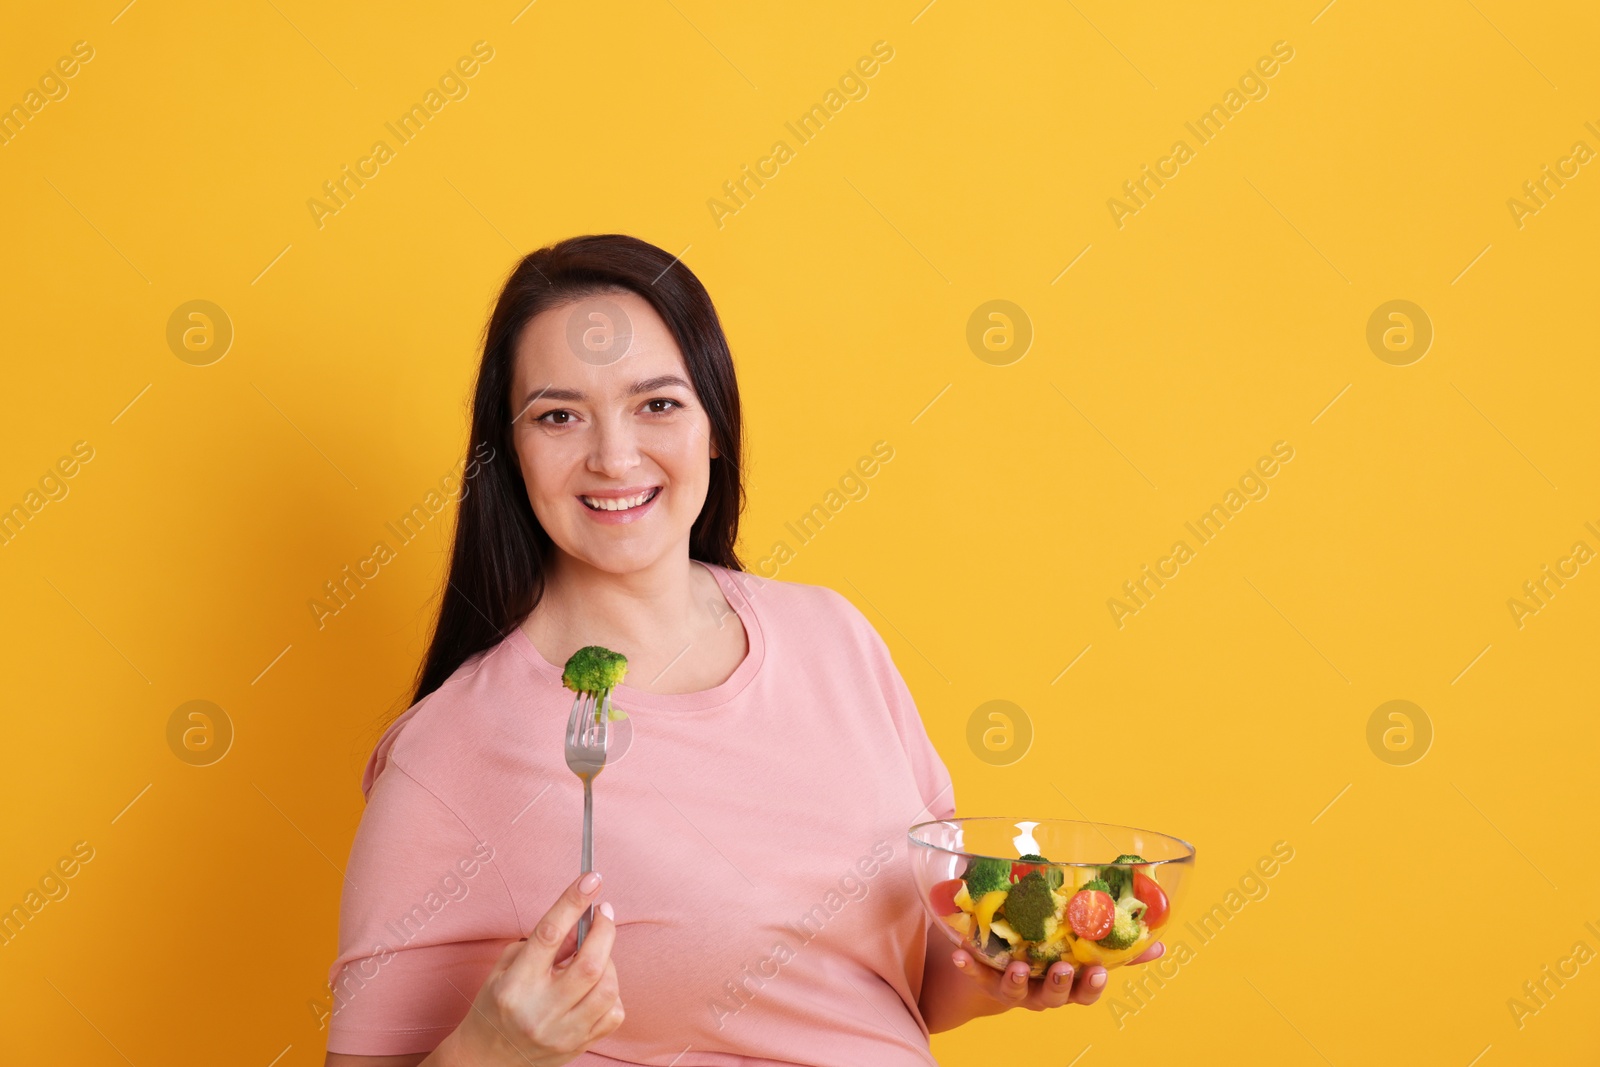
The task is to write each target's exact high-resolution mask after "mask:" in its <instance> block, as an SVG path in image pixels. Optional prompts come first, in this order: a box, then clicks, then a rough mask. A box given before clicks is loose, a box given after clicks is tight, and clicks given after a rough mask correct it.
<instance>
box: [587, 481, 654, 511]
mask: <svg viewBox="0 0 1600 1067" xmlns="http://www.w3.org/2000/svg"><path fill="white" fill-rule="evenodd" d="M660 492H661V487H660V486H659V485H657V486H654V487H652V488H650V489H646V490H645V491H644V492H642V493H638V494H636V495H634V496H626V497H595V496H580V497H579V498H578V499H579V500H582V501H583V503H584V506H585V507H587V508H588V509H589V510H590V511H632V510H633V509H634V508H639V507H643V506H644V505H646V504H648V503H650V501H652V500H654V499H655V498H656V494H658V493H660Z"/></svg>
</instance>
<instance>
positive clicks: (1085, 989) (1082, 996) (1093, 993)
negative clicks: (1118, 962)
mask: <svg viewBox="0 0 1600 1067" xmlns="http://www.w3.org/2000/svg"><path fill="white" fill-rule="evenodd" d="M1105 987H1106V969H1105V968H1104V967H1102V966H1100V965H1099V964H1092V965H1091V966H1089V967H1086V968H1084V970H1083V971H1082V972H1080V973H1079V975H1078V980H1077V981H1076V982H1075V983H1073V987H1072V1003H1074V1004H1093V1003H1094V1002H1095V1001H1097V1000H1099V999H1100V993H1101V991H1102V990H1104V989H1105Z"/></svg>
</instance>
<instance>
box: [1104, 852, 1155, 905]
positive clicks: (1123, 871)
mask: <svg viewBox="0 0 1600 1067" xmlns="http://www.w3.org/2000/svg"><path fill="white" fill-rule="evenodd" d="M1144 862H1146V861H1145V860H1144V859H1143V858H1141V857H1139V856H1135V855H1134V854H1133V853H1131V852H1124V853H1123V854H1122V855H1120V856H1118V857H1117V858H1116V859H1115V860H1113V861H1112V865H1111V866H1109V867H1106V868H1104V869H1102V870H1101V872H1100V877H1102V878H1104V879H1105V880H1106V884H1107V885H1109V886H1110V887H1111V889H1110V893H1111V899H1113V900H1115V899H1117V898H1118V897H1120V896H1122V886H1123V883H1124V882H1126V883H1128V884H1130V885H1131V884H1132V883H1133V870H1132V868H1131V867H1129V866H1120V865H1123V864H1135V863H1144Z"/></svg>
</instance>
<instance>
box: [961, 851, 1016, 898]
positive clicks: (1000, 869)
mask: <svg viewBox="0 0 1600 1067" xmlns="http://www.w3.org/2000/svg"><path fill="white" fill-rule="evenodd" d="M961 878H962V880H963V881H964V882H966V883H967V895H968V896H970V897H971V898H972V899H973V901H974V902H976V901H977V899H978V898H979V897H981V896H983V895H984V894H985V893H992V892H994V891H995V890H996V889H1009V888H1010V886H1011V861H1010V860H997V859H990V858H988V857H987V856H978V857H975V858H974V859H973V860H972V862H971V863H969V864H967V873H966V874H963V875H962V876H961Z"/></svg>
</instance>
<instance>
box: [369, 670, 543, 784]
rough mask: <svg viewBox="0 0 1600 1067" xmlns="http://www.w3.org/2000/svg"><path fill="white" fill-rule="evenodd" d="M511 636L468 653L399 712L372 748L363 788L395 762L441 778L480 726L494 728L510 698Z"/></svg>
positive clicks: (411, 770) (409, 770) (416, 772)
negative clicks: (440, 680)
mask: <svg viewBox="0 0 1600 1067" xmlns="http://www.w3.org/2000/svg"><path fill="white" fill-rule="evenodd" d="M508 645H509V638H507V639H504V640H502V641H500V642H498V643H497V644H494V645H491V646H490V647H488V648H486V649H484V650H482V651H480V652H477V653H474V654H473V655H472V656H469V657H468V658H467V659H466V661H465V662H463V663H462V664H461V666H459V667H457V668H456V669H455V670H454V671H452V672H451V674H450V676H449V677H448V678H446V679H445V680H444V682H443V683H441V684H440V686H439V688H437V689H435V690H434V691H433V692H431V693H429V694H428V695H426V696H424V697H423V698H422V699H421V700H419V701H417V702H416V703H414V704H412V705H411V706H410V707H409V708H407V709H406V710H405V711H403V712H401V713H400V714H399V715H398V716H396V717H395V719H394V721H393V722H391V723H390V724H389V725H388V727H386V728H385V729H384V731H383V734H382V735H381V736H380V737H379V738H378V741H377V743H376V744H374V745H373V747H372V753H371V755H369V756H368V757H367V765H366V769H365V770H364V771H363V772H362V775H361V792H362V793H363V794H364V795H366V796H368V797H370V796H371V795H372V787H373V785H374V784H375V783H376V782H377V780H378V777H379V775H381V774H383V772H384V771H385V770H386V769H387V768H388V767H389V765H390V764H391V763H393V764H397V765H400V766H402V767H404V768H405V770H406V773H408V774H410V775H412V777H421V776H427V777H430V778H437V777H439V775H440V773H441V772H442V771H443V770H444V769H445V765H454V764H456V763H457V762H459V760H458V757H460V756H461V755H462V754H463V753H464V752H466V751H468V745H469V743H470V742H469V739H470V737H471V736H473V734H474V733H476V732H477V728H478V727H479V726H483V727H484V728H486V729H487V728H489V726H488V724H489V721H490V720H491V719H494V718H497V717H499V715H500V713H501V712H502V711H503V710H504V709H503V705H504V704H505V703H506V701H507V700H508V699H510V696H511V693H512V692H513V687H512V686H511V685H510V684H509V679H508V678H507V677H506V666H505V660H506V658H507V655H508V654H509V648H508Z"/></svg>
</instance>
